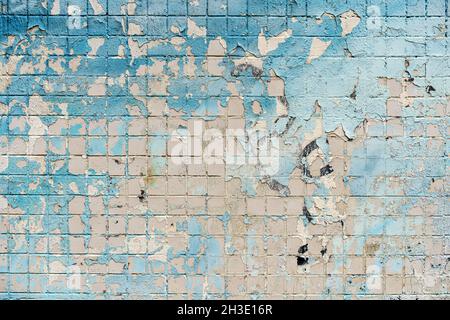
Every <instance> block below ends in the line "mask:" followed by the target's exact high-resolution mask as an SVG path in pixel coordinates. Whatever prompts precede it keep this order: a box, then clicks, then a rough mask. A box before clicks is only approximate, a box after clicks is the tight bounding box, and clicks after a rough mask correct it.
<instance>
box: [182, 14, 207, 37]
mask: <svg viewBox="0 0 450 320" xmlns="http://www.w3.org/2000/svg"><path fill="white" fill-rule="evenodd" d="M187 22H188V29H187V34H188V36H189V37H193V38H195V37H206V28H205V27H199V26H198V25H197V24H196V23H195V21H194V20H192V19H189V18H188V21H187Z"/></svg>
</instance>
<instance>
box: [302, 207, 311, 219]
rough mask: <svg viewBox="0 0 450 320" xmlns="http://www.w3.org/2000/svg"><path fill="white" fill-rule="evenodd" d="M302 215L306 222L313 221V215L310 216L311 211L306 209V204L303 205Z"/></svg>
mask: <svg viewBox="0 0 450 320" xmlns="http://www.w3.org/2000/svg"><path fill="white" fill-rule="evenodd" d="M303 215H304V216H305V217H306V219H307V220H308V222H311V221H313V217H312V215H311V213H310V212H309V211H308V208H307V207H306V206H303Z"/></svg>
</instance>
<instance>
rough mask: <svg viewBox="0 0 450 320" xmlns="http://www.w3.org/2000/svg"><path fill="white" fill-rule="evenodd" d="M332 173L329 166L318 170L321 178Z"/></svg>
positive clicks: (331, 168)
mask: <svg viewBox="0 0 450 320" xmlns="http://www.w3.org/2000/svg"><path fill="white" fill-rule="evenodd" d="M333 172H334V170H333V167H332V166H330V165H329V164H327V165H326V166H325V167H323V168H322V169H320V176H321V177H323V176H326V175H329V174H330V173H333Z"/></svg>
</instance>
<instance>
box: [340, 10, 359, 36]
mask: <svg viewBox="0 0 450 320" xmlns="http://www.w3.org/2000/svg"><path fill="white" fill-rule="evenodd" d="M339 18H340V19H341V27H342V36H343V37H344V36H346V35H348V34H349V33H351V32H352V31H353V29H355V28H356V26H357V25H358V24H359V22H360V21H361V18H360V17H359V16H358V15H357V14H356V12H355V11H353V10H349V11H346V12H344V13H343V14H341V15H340V16H339Z"/></svg>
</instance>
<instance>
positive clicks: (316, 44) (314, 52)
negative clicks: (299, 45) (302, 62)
mask: <svg viewBox="0 0 450 320" xmlns="http://www.w3.org/2000/svg"><path fill="white" fill-rule="evenodd" d="M330 44H331V41H322V40H320V39H319V38H314V39H313V41H312V43H311V49H310V51H309V56H308V59H306V63H307V64H310V63H311V62H312V61H313V60H314V59H318V58H320V57H321V56H322V55H323V54H324V52H325V51H326V50H327V48H328V47H329V46H330Z"/></svg>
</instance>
